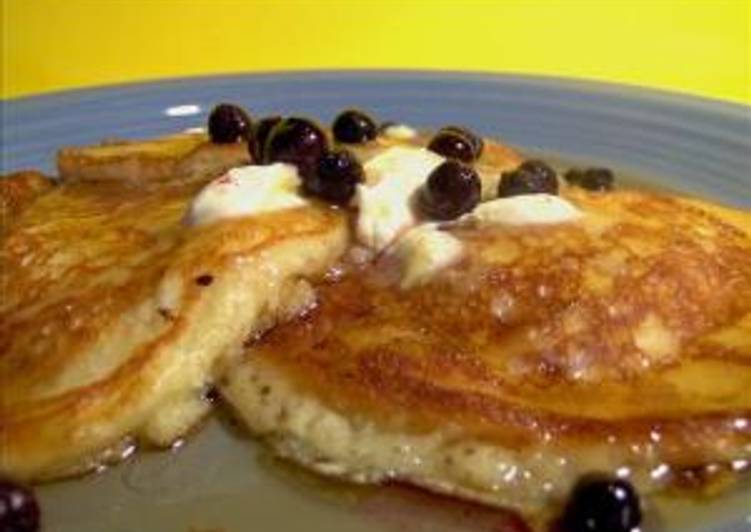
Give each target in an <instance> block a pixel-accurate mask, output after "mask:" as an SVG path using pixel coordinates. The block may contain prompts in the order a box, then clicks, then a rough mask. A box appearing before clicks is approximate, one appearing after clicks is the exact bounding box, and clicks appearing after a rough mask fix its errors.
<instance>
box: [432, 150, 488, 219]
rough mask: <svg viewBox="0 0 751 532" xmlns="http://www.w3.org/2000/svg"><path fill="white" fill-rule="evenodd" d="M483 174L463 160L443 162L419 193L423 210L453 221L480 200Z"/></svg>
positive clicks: (436, 216) (434, 216)
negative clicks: (462, 161)
mask: <svg viewBox="0 0 751 532" xmlns="http://www.w3.org/2000/svg"><path fill="white" fill-rule="evenodd" d="M480 186H481V185H480V177H479V176H478V175H477V172H475V171H474V169H473V168H472V167H470V166H467V165H466V164H462V163H460V162H459V161H454V160H449V161H445V162H443V163H442V164H441V165H440V166H438V167H437V168H436V169H435V170H433V171H432V172H431V173H430V175H429V176H428V180H427V182H426V183H425V186H423V188H422V189H421V190H420V192H419V195H418V199H417V201H418V205H419V207H420V209H421V210H422V211H423V212H424V213H425V214H426V215H427V216H428V217H430V218H434V219H437V220H453V219H454V218H457V217H459V216H460V215H462V214H464V213H466V212H469V211H471V210H472V209H474V208H475V206H476V205H477V204H478V203H479V202H480Z"/></svg>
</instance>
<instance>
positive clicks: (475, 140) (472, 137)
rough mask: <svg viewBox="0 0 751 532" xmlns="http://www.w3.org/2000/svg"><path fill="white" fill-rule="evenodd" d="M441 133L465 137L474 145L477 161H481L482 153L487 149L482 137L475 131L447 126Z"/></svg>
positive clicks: (473, 149)
mask: <svg viewBox="0 0 751 532" xmlns="http://www.w3.org/2000/svg"><path fill="white" fill-rule="evenodd" d="M441 131H447V132H451V133H458V134H460V135H464V137H466V138H467V139H468V140H469V142H470V143H471V144H472V151H473V152H474V157H475V159H479V158H480V156H481V155H482V151H483V149H484V148H485V141H483V140H482V137H481V136H479V135H478V134H476V133H475V132H474V131H471V130H469V129H468V128H466V127H462V126H445V127H442V128H441Z"/></svg>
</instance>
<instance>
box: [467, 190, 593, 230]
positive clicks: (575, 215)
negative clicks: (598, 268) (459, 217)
mask: <svg viewBox="0 0 751 532" xmlns="http://www.w3.org/2000/svg"><path fill="white" fill-rule="evenodd" d="M582 216H583V213H582V211H580V210H579V209H577V208H576V206H574V205H573V204H571V203H570V202H568V201H566V200H565V199H563V198H561V197H560V196H555V195H552V194H523V195H519V196H511V197H509V198H498V199H495V200H492V201H488V202H485V203H481V204H480V205H478V206H477V207H476V208H475V210H473V211H472V212H470V213H468V214H466V215H465V216H464V217H463V219H464V220H470V221H474V222H479V223H480V224H487V225H491V224H492V225H512V226H516V225H540V224H559V223H565V222H572V221H575V220H578V219H579V218H581V217H582Z"/></svg>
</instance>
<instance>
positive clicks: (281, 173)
mask: <svg viewBox="0 0 751 532" xmlns="http://www.w3.org/2000/svg"><path fill="white" fill-rule="evenodd" d="M299 187H300V178H299V176H298V174H297V169H296V168H295V167H294V166H292V165H289V164H284V163H275V164H271V165H265V166H257V165H250V166H242V167H239V168H233V169H232V170H230V171H229V172H227V173H226V174H224V175H223V176H221V177H218V178H217V179H215V180H213V181H212V182H211V183H209V184H208V185H206V186H205V187H204V188H203V190H201V192H199V193H198V195H197V196H196V197H195V198H194V199H193V203H191V205H190V209H189V211H188V216H187V217H186V222H187V223H188V224H190V225H204V224H208V223H211V222H214V221H216V220H222V219H225V218H236V217H240V216H251V215H254V214H259V213H262V212H269V211H276V210H281V209H291V208H294V207H302V206H304V205H307V204H308V201H307V200H306V199H305V198H303V197H302V196H301V195H300V194H299V193H298V189H299Z"/></svg>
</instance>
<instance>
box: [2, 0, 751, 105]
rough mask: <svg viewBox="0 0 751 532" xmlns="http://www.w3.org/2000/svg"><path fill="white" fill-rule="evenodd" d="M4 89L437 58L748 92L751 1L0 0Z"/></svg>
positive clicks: (749, 97) (466, 66)
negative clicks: (269, 0)
mask: <svg viewBox="0 0 751 532" xmlns="http://www.w3.org/2000/svg"><path fill="white" fill-rule="evenodd" d="M0 1H1V2H2V7H3V9H2V30H3V35H2V39H3V41H2V67H3V68H2V74H3V76H2V96H3V97H4V98H8V97H14V96H20V95H27V94H33V93H39V92H44V91H51V90H59V89H66V88H73V87H81V86H87V85H100V84H108V83H117V82H123V81H135V80H144V79H155V78H162V77H174V76H188V75H196V74H211V73H221V72H246V71H275V70H285V69H311V68H346V67H358V68H371V67H386V68H415V67H416V68H433V69H436V68H437V69H450V70H482V71H498V72H522V73H536V74H549V75H559V76H572V77H579V78H590V79H598V80H608V81H615V82H621V83H629V84H636V85H644V86H651V87H658V88H665V89H670V90H676V91H681V92H688V93H692V94H698V95H703V96H709V97H714V98H722V99H729V100H735V101H742V102H746V103H751V83H750V82H749V79H750V78H749V75H750V71H751V44H750V40H749V31H750V30H749V27H751V13H750V12H751V7H750V4H751V0H681V1H677V0H610V1H607V0H601V1H595V0H589V1H587V0H569V1H565V0H536V1H515V0H506V1H503V0H498V1H491V0H486V1H481V0H475V1H472V0H466V1H464V2H461V1H459V0H457V1H441V0H412V1H408V0H402V1H397V0H380V1H373V0H361V1H357V0H351V1H344V0H341V1H334V0H329V1H322V0H279V1H276V2H267V1H253V0H248V1H239V0H237V1H231V0H215V1H210V0H150V1H149V0H67V1H66V0H0Z"/></svg>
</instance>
